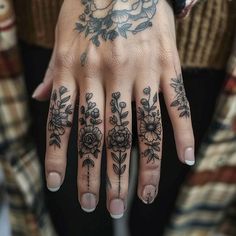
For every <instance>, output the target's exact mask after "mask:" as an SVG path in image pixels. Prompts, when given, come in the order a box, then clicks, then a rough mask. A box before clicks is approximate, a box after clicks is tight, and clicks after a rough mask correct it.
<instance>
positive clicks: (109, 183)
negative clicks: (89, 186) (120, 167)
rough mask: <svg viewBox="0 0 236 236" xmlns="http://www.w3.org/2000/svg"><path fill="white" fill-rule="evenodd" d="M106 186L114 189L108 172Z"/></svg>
mask: <svg viewBox="0 0 236 236" xmlns="http://www.w3.org/2000/svg"><path fill="white" fill-rule="evenodd" d="M106 188H107V190H109V189H112V185H111V181H110V179H109V176H108V174H107V175H106Z"/></svg>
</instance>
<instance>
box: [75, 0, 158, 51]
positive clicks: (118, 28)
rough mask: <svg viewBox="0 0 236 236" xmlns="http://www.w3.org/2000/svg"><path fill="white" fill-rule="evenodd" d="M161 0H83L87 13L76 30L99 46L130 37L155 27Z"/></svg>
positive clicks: (81, 17)
mask: <svg viewBox="0 0 236 236" xmlns="http://www.w3.org/2000/svg"><path fill="white" fill-rule="evenodd" d="M158 1H159V0H145V1H144V0H132V1H128V0H106V1H104V0H81V3H82V5H83V6H84V12H83V14H81V15H80V16H79V20H78V22H76V30H77V31H78V32H80V33H82V32H83V33H84V35H85V37H87V36H89V37H90V40H91V41H92V42H93V44H94V45H96V46H97V47H98V46H99V45H100V39H103V40H105V41H107V40H111V41H113V40H114V39H116V38H117V37H118V36H122V37H123V38H127V37H128V33H132V34H136V33H138V32H141V31H143V30H145V29H147V28H148V27H151V26H152V22H151V20H152V19H153V17H154V16H155V14H156V9H157V3H158Z"/></svg>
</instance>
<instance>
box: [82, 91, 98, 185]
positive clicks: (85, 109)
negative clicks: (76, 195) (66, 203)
mask: <svg viewBox="0 0 236 236" xmlns="http://www.w3.org/2000/svg"><path fill="white" fill-rule="evenodd" d="M92 97H93V94H92V93H87V94H86V95H85V100H86V105H85V106H81V108H80V114H81V118H80V119H79V122H80V125H81V129H80V133H79V155H80V158H84V160H83V163H82V167H87V183H88V188H89V186H90V168H93V167H94V166H95V163H94V160H93V158H98V154H99V152H100V147H101V141H102V132H101V130H100V129H99V128H98V125H99V124H101V123H102V120H101V119H100V112H99V109H98V108H97V107H96V103H95V102H91V99H92Z"/></svg>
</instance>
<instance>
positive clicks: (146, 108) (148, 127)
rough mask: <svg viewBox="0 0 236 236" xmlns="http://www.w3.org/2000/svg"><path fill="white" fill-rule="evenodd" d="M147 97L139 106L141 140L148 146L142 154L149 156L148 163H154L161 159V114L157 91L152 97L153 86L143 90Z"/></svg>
mask: <svg viewBox="0 0 236 236" xmlns="http://www.w3.org/2000/svg"><path fill="white" fill-rule="evenodd" d="M143 93H144V94H145V95H146V97H147V98H142V99H141V100H140V103H141V105H142V106H141V107H138V120H139V121H140V123H139V124H140V125H139V137H140V139H141V142H142V143H144V144H145V146H146V147H147V148H146V149H145V150H144V151H143V152H142V156H143V157H145V158H147V163H149V162H152V163H154V162H155V161H156V160H159V159H160V157H159V152H160V142H161V133H162V128H161V115H160V111H159V110H158V109H157V106H156V104H157V100H158V97H157V92H156V93H155V95H154V96H153V97H152V98H151V88H150V87H147V88H145V89H144V90H143Z"/></svg>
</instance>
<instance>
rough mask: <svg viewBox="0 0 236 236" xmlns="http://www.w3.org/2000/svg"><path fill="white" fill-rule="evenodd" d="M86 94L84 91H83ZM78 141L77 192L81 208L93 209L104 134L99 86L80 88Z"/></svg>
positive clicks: (96, 200) (101, 93)
mask: <svg viewBox="0 0 236 236" xmlns="http://www.w3.org/2000/svg"><path fill="white" fill-rule="evenodd" d="M84 91H86V92H84ZM79 104H80V113H79V130H78V132H79V139H78V152H79V163H78V166H79V167H78V191H79V200H80V204H81V207H82V209H83V210H84V211H86V212H92V211H94V210H95V208H96V206H97V203H98V200H99V188H100V169H101V168H100V167H101V157H102V147H103V136H104V135H103V134H104V123H103V117H104V95H103V89H102V86H101V85H98V86H95V84H94V83H93V84H91V85H89V86H86V87H81V92H80V102H79Z"/></svg>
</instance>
